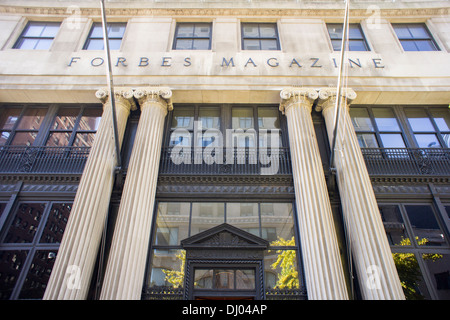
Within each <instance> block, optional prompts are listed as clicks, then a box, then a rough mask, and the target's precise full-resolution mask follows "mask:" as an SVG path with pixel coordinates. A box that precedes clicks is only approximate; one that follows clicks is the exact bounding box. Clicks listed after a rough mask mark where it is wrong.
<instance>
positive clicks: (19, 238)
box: [4, 203, 45, 243]
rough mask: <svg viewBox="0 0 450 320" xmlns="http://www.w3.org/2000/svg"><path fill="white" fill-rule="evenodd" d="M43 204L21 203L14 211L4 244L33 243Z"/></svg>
mask: <svg viewBox="0 0 450 320" xmlns="http://www.w3.org/2000/svg"><path fill="white" fill-rule="evenodd" d="M44 209H45V203H22V204H20V205H19V207H18V208H17V209H16V212H15V214H14V219H13V221H12V222H11V225H10V226H9V230H8V233H7V235H6V237H5V239H4V242H5V243H30V242H33V239H34V235H35V234H36V231H37V228H38V226H39V222H40V221H41V218H42V214H43V212H44Z"/></svg>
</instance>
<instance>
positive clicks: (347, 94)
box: [316, 88, 356, 112]
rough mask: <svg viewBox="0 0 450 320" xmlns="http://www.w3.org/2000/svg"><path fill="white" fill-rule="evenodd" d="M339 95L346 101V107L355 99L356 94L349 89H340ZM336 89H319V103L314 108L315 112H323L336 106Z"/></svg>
mask: <svg viewBox="0 0 450 320" xmlns="http://www.w3.org/2000/svg"><path fill="white" fill-rule="evenodd" d="M341 95H342V97H343V98H344V99H346V100H347V106H349V105H350V103H352V101H353V100H355V99H356V92H355V91H354V90H353V89H351V88H342V91H341ZM336 99H337V89H336V88H321V89H320V90H319V102H318V103H317V106H316V111H318V112H319V111H323V110H325V109H326V108H328V107H334V106H335V105H336Z"/></svg>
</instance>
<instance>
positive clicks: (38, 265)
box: [19, 250, 57, 299]
mask: <svg viewBox="0 0 450 320" xmlns="http://www.w3.org/2000/svg"><path fill="white" fill-rule="evenodd" d="M56 253H57V252H56V251H54V250H38V251H36V253H35V255H34V257H33V261H32V262H31V266H30V269H29V270H28V273H27V276H26V278H25V282H24V284H23V286H22V289H21V290H20V295H19V299H41V298H42V297H43V296H44V293H45V289H46V288H47V283H48V280H49V278H50V274H51V272H52V269H53V265H54V263H55V258H56Z"/></svg>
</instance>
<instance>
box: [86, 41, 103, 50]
mask: <svg viewBox="0 0 450 320" xmlns="http://www.w3.org/2000/svg"><path fill="white" fill-rule="evenodd" d="M103 49H104V46H103V39H90V40H89V41H88V44H87V46H86V50H103Z"/></svg>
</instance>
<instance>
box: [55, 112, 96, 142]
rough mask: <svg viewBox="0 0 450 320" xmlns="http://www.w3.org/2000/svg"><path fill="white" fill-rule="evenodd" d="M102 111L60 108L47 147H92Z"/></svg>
mask: <svg viewBox="0 0 450 320" xmlns="http://www.w3.org/2000/svg"><path fill="white" fill-rule="evenodd" d="M101 112H102V111H101V109H84V108H60V109H59V110H58V112H57V114H56V116H55V119H54V120H53V123H52V126H51V128H50V132H49V135H48V138H47V142H46V145H47V146H52V147H63V146H75V147H91V146H92V144H93V143H94V137H95V133H96V131H97V128H98V125H99V123H100V119H101Z"/></svg>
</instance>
